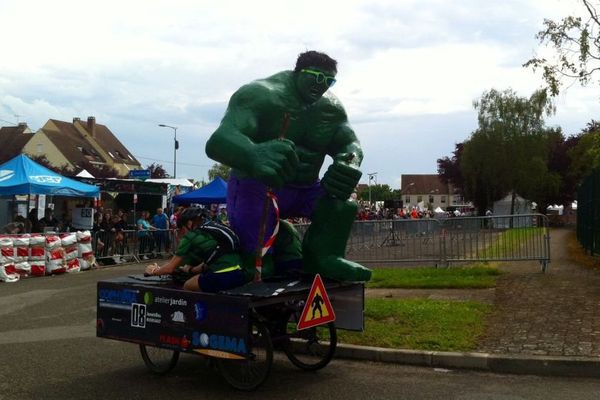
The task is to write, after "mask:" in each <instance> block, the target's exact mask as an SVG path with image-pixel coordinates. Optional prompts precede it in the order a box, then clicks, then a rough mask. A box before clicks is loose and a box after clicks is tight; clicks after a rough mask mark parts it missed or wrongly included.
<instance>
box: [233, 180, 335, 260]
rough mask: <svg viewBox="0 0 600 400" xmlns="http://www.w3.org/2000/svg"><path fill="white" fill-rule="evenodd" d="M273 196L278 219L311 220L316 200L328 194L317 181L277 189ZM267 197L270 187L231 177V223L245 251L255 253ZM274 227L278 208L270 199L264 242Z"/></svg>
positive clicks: (254, 181)
mask: <svg viewBox="0 0 600 400" xmlns="http://www.w3.org/2000/svg"><path fill="white" fill-rule="evenodd" d="M273 193H274V194H275V196H276V197H277V204H278V205H279V217H280V218H281V219H287V218H294V217H310V216H311V214H312V212H313V209H314V206H315V203H316V201H317V199H319V198H320V197H321V196H323V195H325V190H324V189H323V188H322V187H321V184H320V182H319V181H316V182H315V183H313V184H311V185H307V186H295V185H288V186H285V187H283V188H280V189H274V190H273ZM266 194H267V185H265V184H264V183H261V182H259V181H257V180H256V179H252V178H243V179H238V178H237V177H236V176H235V175H233V174H231V177H230V178H229V182H227V214H228V216H229V223H230V225H231V227H232V228H233V230H234V231H235V233H237V235H238V236H239V238H240V245H241V248H242V251H243V252H246V253H255V252H256V247H257V244H258V232H259V230H260V225H261V222H262V221H261V219H262V213H263V207H264V203H265V197H266ZM275 224H276V221H275V209H274V208H273V204H272V202H271V201H270V200H269V213H268V217H267V225H266V230H265V237H264V239H263V240H264V242H266V241H267V240H268V239H269V237H271V235H272V234H273V229H274V228H275ZM264 242H263V243H264ZM272 249H273V248H271V250H272ZM271 250H269V252H270V251H271Z"/></svg>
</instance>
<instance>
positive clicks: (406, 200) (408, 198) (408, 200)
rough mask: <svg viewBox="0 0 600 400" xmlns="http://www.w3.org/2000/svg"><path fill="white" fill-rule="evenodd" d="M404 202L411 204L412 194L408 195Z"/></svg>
mask: <svg viewBox="0 0 600 400" xmlns="http://www.w3.org/2000/svg"><path fill="white" fill-rule="evenodd" d="M404 202H405V203H406V204H410V196H406V198H405V199H404Z"/></svg>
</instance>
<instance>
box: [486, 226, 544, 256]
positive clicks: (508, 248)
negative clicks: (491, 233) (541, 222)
mask: <svg viewBox="0 0 600 400" xmlns="http://www.w3.org/2000/svg"><path fill="white" fill-rule="evenodd" d="M545 229H546V228H538V227H529V228H512V229H508V230H506V231H504V232H502V233H501V234H500V235H498V238H497V239H496V240H495V242H494V243H491V244H490V245H489V246H487V247H486V248H485V249H483V251H482V252H481V253H480V254H479V257H481V258H502V257H505V256H509V255H511V254H513V253H515V252H518V251H519V250H520V249H521V248H522V247H523V246H524V243H526V242H528V243H531V241H532V240H534V238H536V237H543V236H544V230H545Z"/></svg>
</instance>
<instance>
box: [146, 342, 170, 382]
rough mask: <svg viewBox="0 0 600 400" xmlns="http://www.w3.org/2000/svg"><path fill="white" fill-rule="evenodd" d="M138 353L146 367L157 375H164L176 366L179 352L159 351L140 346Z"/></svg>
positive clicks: (158, 349)
mask: <svg viewBox="0 0 600 400" xmlns="http://www.w3.org/2000/svg"><path fill="white" fill-rule="evenodd" d="M140 353H141V354H142V359H143V360H144V364H146V367H148V369H149V370H150V371H152V372H153V373H155V374H157V375H164V374H166V373H167V372H169V371H171V370H172V369H173V368H175V365H177V361H178V360H179V352H178V351H175V350H167V349H161V348H160V347H154V346H146V345H144V344H140Z"/></svg>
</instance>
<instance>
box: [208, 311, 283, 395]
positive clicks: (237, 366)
mask: <svg viewBox="0 0 600 400" xmlns="http://www.w3.org/2000/svg"><path fill="white" fill-rule="evenodd" d="M250 329H251V332H250V333H251V334H250V336H249V337H250V343H248V352H249V355H248V358H246V359H243V360H228V359H223V358H217V359H216V361H217V365H218V367H219V371H221V375H223V378H225V380H226V381H227V383H229V384H230V385H231V386H233V387H234V388H236V389H239V390H247V391H250V390H254V389H256V388H257V387H259V386H260V385H261V384H262V383H263V382H264V381H265V380H266V379H267V377H268V376H269V372H270V371H271V366H272V365H273V343H272V342H271V335H270V333H269V330H268V329H267V327H266V326H265V325H264V324H263V323H262V322H259V321H252V324H251V327H250Z"/></svg>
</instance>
